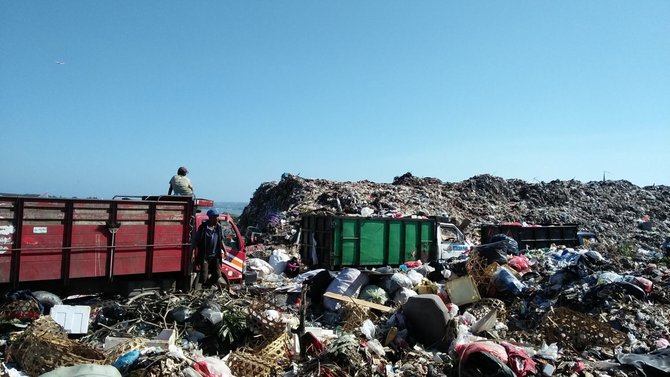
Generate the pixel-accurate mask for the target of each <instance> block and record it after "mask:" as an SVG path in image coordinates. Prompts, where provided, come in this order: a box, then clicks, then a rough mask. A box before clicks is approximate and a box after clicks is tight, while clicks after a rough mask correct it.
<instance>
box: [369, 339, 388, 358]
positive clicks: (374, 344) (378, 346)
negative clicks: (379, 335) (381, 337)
mask: <svg viewBox="0 0 670 377" xmlns="http://www.w3.org/2000/svg"><path fill="white" fill-rule="evenodd" d="M368 349H369V350H370V351H372V352H373V353H375V354H377V355H378V356H381V357H384V356H386V351H384V346H382V343H381V342H380V341H378V340H377V339H372V340H369V341H368Z"/></svg>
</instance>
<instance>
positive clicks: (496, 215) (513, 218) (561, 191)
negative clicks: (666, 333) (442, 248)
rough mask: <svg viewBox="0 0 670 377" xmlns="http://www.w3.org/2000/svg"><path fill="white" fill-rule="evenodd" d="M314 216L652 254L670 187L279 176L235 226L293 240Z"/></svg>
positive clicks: (669, 224)
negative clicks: (516, 225)
mask: <svg viewBox="0 0 670 377" xmlns="http://www.w3.org/2000/svg"><path fill="white" fill-rule="evenodd" d="M314 212H326V213H333V214H348V215H364V216H388V215H397V214H399V215H415V214H419V215H441V216H442V215H444V216H447V217H449V218H451V219H452V222H455V223H457V224H462V223H463V221H469V222H470V223H471V225H470V227H468V228H467V229H466V234H467V235H469V237H470V238H471V240H472V241H474V242H478V241H479V236H478V235H477V234H476V229H477V228H478V227H479V226H480V225H482V224H495V223H501V222H526V223H533V224H552V223H553V224H579V225H580V226H581V227H582V228H583V229H584V230H590V231H593V232H596V233H597V234H598V235H599V236H600V239H601V242H602V243H603V245H604V246H605V247H606V248H609V249H610V250H617V249H622V248H623V249H635V250H636V249H637V248H643V249H647V250H655V249H658V248H659V246H660V245H661V243H662V242H663V240H664V237H666V236H669V235H670V219H669V218H668V213H670V187H668V186H647V187H638V186H636V185H633V184H631V183H630V182H627V181H603V182H600V181H599V182H588V183H581V182H579V181H575V180H570V181H559V180H555V181H551V182H548V183H545V182H540V183H528V182H525V181H522V180H518V179H508V180H505V179H502V178H498V177H494V176H491V175H479V176H475V177H472V178H470V179H467V180H465V181H462V182H456V183H449V182H442V181H440V180H439V179H435V178H419V177H415V176H413V175H412V174H410V173H407V174H404V175H402V176H399V177H396V178H395V179H394V181H393V183H390V184H389V183H375V182H370V181H360V182H335V181H329V180H323V179H305V178H301V177H298V176H295V175H291V174H284V175H283V176H282V178H281V180H280V181H279V182H268V183H263V184H262V185H261V186H260V187H259V188H258V189H257V190H256V192H255V193H254V195H253V197H252V198H251V201H250V203H249V205H248V206H247V207H246V208H245V210H244V213H243V214H242V216H241V218H240V221H241V223H242V224H243V225H244V226H255V227H257V228H259V229H260V230H261V231H263V232H265V233H266V234H270V235H276V236H278V237H277V238H278V239H279V240H281V239H282V237H284V239H290V234H289V232H290V231H291V225H295V223H296V222H298V221H299V219H300V216H301V215H303V214H306V213H314Z"/></svg>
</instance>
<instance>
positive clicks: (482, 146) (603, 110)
mask: <svg viewBox="0 0 670 377" xmlns="http://www.w3.org/2000/svg"><path fill="white" fill-rule="evenodd" d="M57 62H60V63H64V64H59V63H57ZM0 137H1V140H2V143H1V145H2V152H1V153H2V155H3V156H4V161H3V164H2V165H3V168H4V169H3V170H4V173H3V178H2V180H1V181H0V192H14V193H37V194H41V193H49V194H53V195H64V196H80V197H82V196H98V197H111V196H113V195H115V194H138V195H139V194H153V193H164V192H167V188H168V181H169V179H170V177H171V176H172V175H173V174H174V173H175V172H176V169H177V167H179V166H180V165H184V166H187V167H188V168H189V170H190V174H189V176H190V178H191V179H192V181H193V183H194V186H195V188H196V194H197V195H198V196H202V197H208V198H212V199H215V200H231V201H246V200H247V199H249V198H250V197H251V195H252V194H253V192H254V190H255V189H256V188H257V187H258V186H259V184H260V183H262V182H265V181H271V180H278V179H279V178H280V176H281V174H282V173H284V172H291V173H294V174H298V173H299V174H300V175H301V176H303V177H306V178H325V179H334V180H352V181H353V180H362V179H369V180H372V181H378V182H390V181H391V180H392V179H393V177H394V176H397V175H400V174H403V173H405V172H407V171H410V172H412V173H413V174H415V175H418V176H431V177H437V178H439V179H442V180H443V181H461V180H463V179H467V178H469V177H471V176H473V175H477V174H483V173H490V174H494V175H497V176H501V177H504V178H521V179H524V180H527V181H530V182H533V181H535V180H539V181H550V180H553V179H572V178H574V179H578V180H581V181H591V180H599V179H601V178H602V175H603V171H607V172H608V173H607V177H608V178H612V179H626V180H629V181H631V182H633V183H635V184H637V185H649V184H654V183H655V184H670V1H666V0H663V1H612V0H608V1H563V0H561V1H536V0H533V1H481V2H480V1H472V2H470V1H467V2H465V1H460V2H455V1H386V0H385V1H313V0H310V1H270V0H264V1H253V0H245V1H236V2H232V1H196V2H191V1H178V2H177V1H2V2H0Z"/></svg>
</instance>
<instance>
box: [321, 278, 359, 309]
mask: <svg viewBox="0 0 670 377" xmlns="http://www.w3.org/2000/svg"><path fill="white" fill-rule="evenodd" d="M367 283H368V276H367V275H365V274H363V273H361V271H359V270H357V269H355V268H343V269H342V271H340V273H339V274H338V275H337V277H336V278H335V279H334V280H333V281H332V282H331V283H330V285H329V286H328V289H327V290H326V291H327V292H332V293H337V294H341V295H345V296H349V297H358V292H360V290H361V287H363V286H364V285H366V284H367ZM323 306H324V307H325V308H326V309H328V310H332V311H335V310H338V309H339V308H340V307H341V306H342V304H341V303H340V302H339V301H337V300H335V299H332V298H328V297H324V298H323Z"/></svg>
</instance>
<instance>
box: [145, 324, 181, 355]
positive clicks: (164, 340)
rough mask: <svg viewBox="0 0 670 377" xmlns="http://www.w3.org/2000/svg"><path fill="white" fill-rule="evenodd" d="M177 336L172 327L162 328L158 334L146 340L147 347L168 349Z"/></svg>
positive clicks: (173, 343)
mask: <svg viewBox="0 0 670 377" xmlns="http://www.w3.org/2000/svg"><path fill="white" fill-rule="evenodd" d="M176 338H177V333H176V332H175V331H174V330H172V329H163V330H162V331H161V332H160V334H158V335H157V336H156V337H155V338H153V339H151V340H150V341H149V342H147V346H148V347H158V348H162V349H164V350H168V349H169V348H170V345H173V346H174V345H175V339H176Z"/></svg>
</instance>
